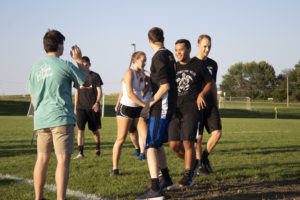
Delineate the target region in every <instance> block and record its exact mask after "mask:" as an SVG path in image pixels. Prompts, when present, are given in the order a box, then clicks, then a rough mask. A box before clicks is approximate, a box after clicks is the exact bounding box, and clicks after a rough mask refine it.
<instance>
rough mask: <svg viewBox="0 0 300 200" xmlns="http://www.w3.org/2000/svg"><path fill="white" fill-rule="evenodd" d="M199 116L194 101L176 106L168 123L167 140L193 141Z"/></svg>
mask: <svg viewBox="0 0 300 200" xmlns="http://www.w3.org/2000/svg"><path fill="white" fill-rule="evenodd" d="M200 117H201V115H200V112H199V110H198V107H197V103H196V102H195V101H191V102H185V103H184V104H183V105H180V106H178V107H177V108H176V111H175V113H174V114H173V116H172V119H171V121H170V123H169V128H168V136H169V141H179V140H187V141H195V138H196V134H197V126H198V122H199V120H200Z"/></svg>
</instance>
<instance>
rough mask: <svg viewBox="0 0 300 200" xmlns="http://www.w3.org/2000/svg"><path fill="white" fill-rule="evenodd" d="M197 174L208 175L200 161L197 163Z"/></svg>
mask: <svg viewBox="0 0 300 200" xmlns="http://www.w3.org/2000/svg"><path fill="white" fill-rule="evenodd" d="M197 175H198V176H205V175H208V172H207V171H206V169H205V167H204V166H203V164H202V163H201V165H199V167H198V168H197Z"/></svg>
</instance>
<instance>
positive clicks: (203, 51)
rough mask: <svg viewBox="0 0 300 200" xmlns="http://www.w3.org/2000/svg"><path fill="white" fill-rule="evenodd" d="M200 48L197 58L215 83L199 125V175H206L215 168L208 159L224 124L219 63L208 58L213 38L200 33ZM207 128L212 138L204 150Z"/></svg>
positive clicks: (206, 100)
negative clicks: (219, 105) (218, 81)
mask: <svg viewBox="0 0 300 200" xmlns="http://www.w3.org/2000/svg"><path fill="white" fill-rule="evenodd" d="M198 48H199V52H198V54H197V56H196V58H197V60H198V61H199V62H201V63H202V66H204V67H205V68H207V69H208V71H209V72H210V74H211V76H212V78H213V85H212V91H211V93H210V94H209V95H207V97H206V98H205V102H206V104H207V105H206V108H205V109H204V110H203V122H204V123H200V125H199V135H198V139H197V143H196V159H197V160H198V162H200V163H201V164H200V166H199V168H198V169H197V174H198V175H204V174H209V173H212V172H213V170H212V168H211V166H210V162H209V160H208V155H209V154H210V153H211V151H212V150H213V149H214V147H215V146H216V144H217V143H218V141H219V139H220V138H221V135H222V125H221V119H220V114H219V110H218V103H217V87H216V78H217V71H218V65H217V63H216V62H215V61H214V60H212V59H210V58H208V57H207V56H208V54H209V52H210V48H211V38H210V36H208V35H200V36H199V38H198ZM204 127H205V128H206V130H207V132H208V133H210V134H211V136H210V138H209V139H208V141H207V143H206V148H205V150H204V151H203V152H202V139H203V129H204Z"/></svg>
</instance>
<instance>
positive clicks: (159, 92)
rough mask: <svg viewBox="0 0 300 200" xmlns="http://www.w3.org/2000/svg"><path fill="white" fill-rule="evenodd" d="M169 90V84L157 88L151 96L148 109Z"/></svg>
mask: <svg viewBox="0 0 300 200" xmlns="http://www.w3.org/2000/svg"><path fill="white" fill-rule="evenodd" d="M169 89H170V86H169V83H165V84H162V85H160V86H159V88H158V90H157V92H156V93H155V95H154V96H153V99H152V100H151V101H150V103H149V105H150V107H151V106H152V105H153V104H155V103H156V102H157V101H158V100H160V99H161V98H162V96H163V95H164V94H165V93H166V92H167V91H168V90H169Z"/></svg>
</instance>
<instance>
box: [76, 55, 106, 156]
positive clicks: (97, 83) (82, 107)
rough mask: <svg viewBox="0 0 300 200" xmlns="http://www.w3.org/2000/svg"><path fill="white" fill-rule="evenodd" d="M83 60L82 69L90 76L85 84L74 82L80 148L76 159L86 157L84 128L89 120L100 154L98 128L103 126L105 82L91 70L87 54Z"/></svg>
mask: <svg viewBox="0 0 300 200" xmlns="http://www.w3.org/2000/svg"><path fill="white" fill-rule="evenodd" d="M82 61H83V66H84V68H83V69H82V70H83V71H84V72H85V73H87V74H88V77H87V81H86V82H85V84H84V85H83V86H79V85H78V84H74V87H75V88H76V92H75V102H74V113H75V116H76V123H77V128H78V135H77V143H78V150H79V153H78V155H77V156H76V157H75V158H74V159H77V158H84V154H83V149H84V129H85V125H86V123H87V122H88V128H89V129H90V130H91V131H92V132H93V134H94V140H95V142H96V155H97V156H100V134H99V130H98V129H100V128H101V113H100V100H101V97H102V88H101V86H102V85H103V82H102V79H101V77H100V76H99V74H97V73H96V72H93V71H90V69H89V68H90V66H91V63H90V59H89V58H88V57H87V56H83V57H82Z"/></svg>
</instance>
